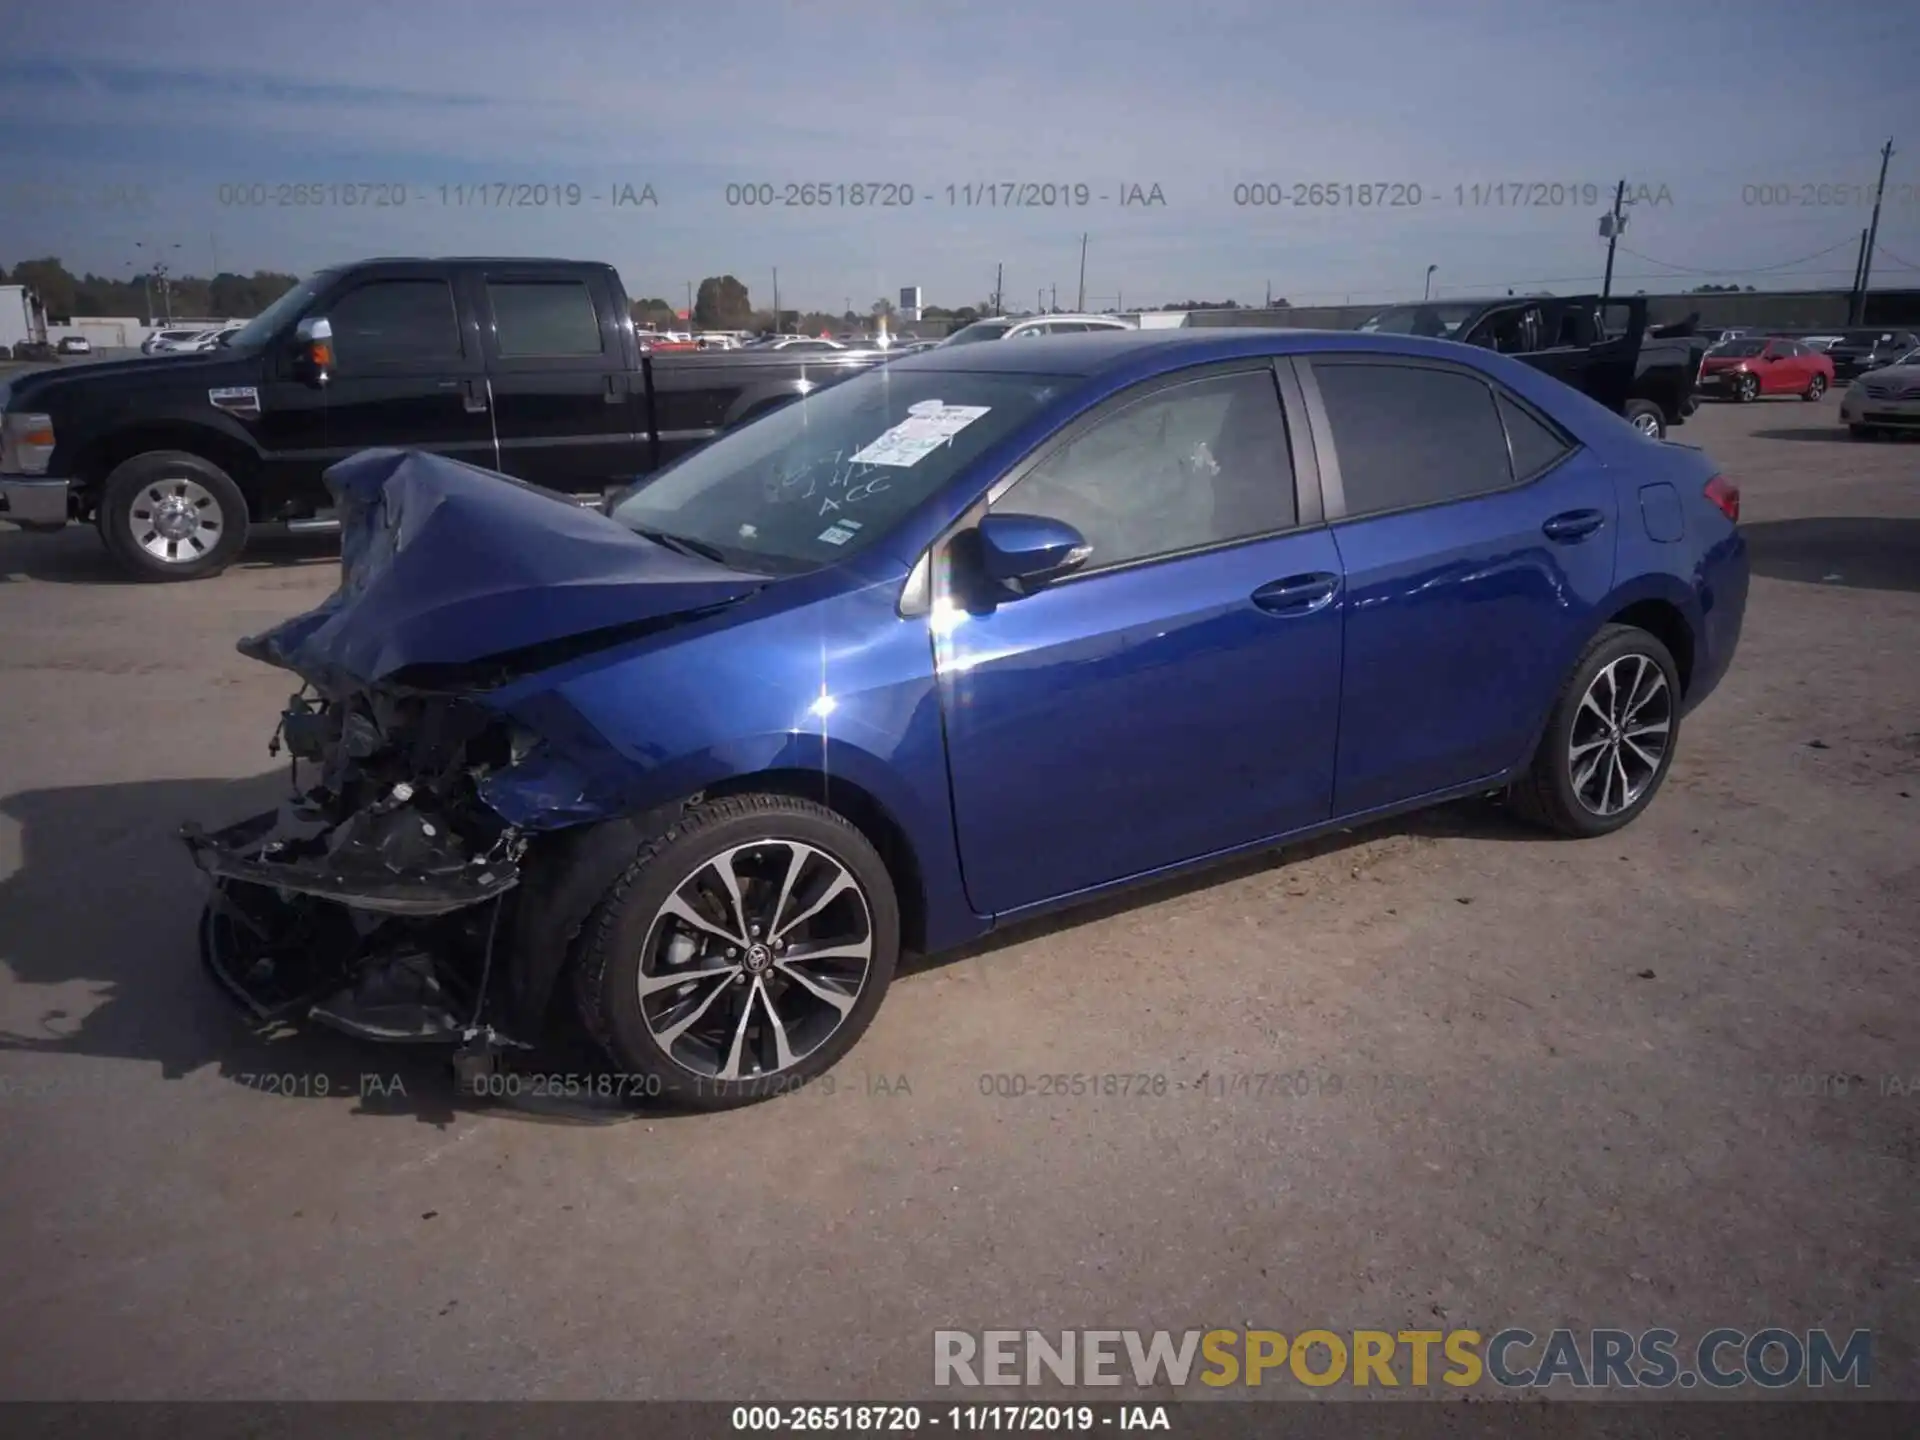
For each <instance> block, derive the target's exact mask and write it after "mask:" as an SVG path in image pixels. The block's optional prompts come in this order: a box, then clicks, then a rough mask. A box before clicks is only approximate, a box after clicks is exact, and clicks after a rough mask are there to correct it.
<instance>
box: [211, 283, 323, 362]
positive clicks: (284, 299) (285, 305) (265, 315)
mask: <svg viewBox="0 0 1920 1440" xmlns="http://www.w3.org/2000/svg"><path fill="white" fill-rule="evenodd" d="M331 273H332V272H331V271H326V270H323V271H321V272H320V273H319V274H318V275H311V276H309V277H308V278H307V279H305V280H302V281H301V282H300V283H299V284H298V285H296V286H294V287H293V288H292V289H291V290H289V291H287V293H286V294H284V295H282V296H281V297H280V298H279V299H278V300H276V301H274V302H273V303H272V304H271V305H269V306H267V308H266V309H264V310H262V311H261V312H260V313H259V314H258V315H256V316H254V317H253V319H251V320H249V321H248V322H247V323H246V324H244V325H242V326H241V327H240V328H239V329H238V330H236V331H234V332H233V335H232V336H231V337H230V338H229V339H228V341H227V348H229V349H232V350H251V349H254V348H255V347H257V346H260V345H264V344H266V343H267V341H268V340H270V339H272V338H273V336H274V334H275V333H276V332H277V331H279V329H280V328H281V326H282V325H283V324H285V322H286V321H288V320H290V319H292V318H293V317H294V316H295V315H298V314H299V313H300V312H301V311H302V310H304V309H305V308H306V307H307V304H308V302H309V301H311V300H312V299H313V297H314V296H315V295H317V294H319V293H320V287H321V286H322V285H323V284H325V283H326V281H327V279H328V277H329V276H330V274H331Z"/></svg>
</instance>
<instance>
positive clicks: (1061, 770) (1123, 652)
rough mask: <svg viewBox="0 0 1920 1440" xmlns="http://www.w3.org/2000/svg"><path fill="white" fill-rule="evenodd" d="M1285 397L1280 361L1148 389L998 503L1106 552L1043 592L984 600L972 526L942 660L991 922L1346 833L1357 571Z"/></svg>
mask: <svg viewBox="0 0 1920 1440" xmlns="http://www.w3.org/2000/svg"><path fill="white" fill-rule="evenodd" d="M1288 378H1289V380H1290V379H1291V372H1289V376H1288ZM1279 383H1280V382H1279V380H1278V379H1277V376H1276V371H1275V369H1274V368H1273V366H1272V365H1271V364H1270V363H1268V362H1266V361H1264V360H1262V361H1257V362H1251V363H1250V362H1245V361H1241V362H1235V363H1234V364H1231V365H1227V366H1214V367H1205V368H1203V369H1201V370H1198V371H1194V372H1188V373H1187V374H1185V375H1183V376H1181V377H1178V378H1176V379H1174V380H1171V381H1169V380H1164V379H1163V380H1160V381H1155V382H1150V383H1149V384H1148V385H1146V386H1144V387H1136V388H1135V389H1134V390H1131V391H1128V392H1124V393H1123V394H1122V395H1120V396H1118V397H1116V398H1115V399H1114V400H1112V401H1109V402H1108V403H1107V404H1106V405H1104V406H1102V407H1101V408H1099V409H1098V410H1096V411H1095V412H1093V413H1092V414H1091V415H1090V416H1088V417H1085V418H1083V419H1082V420H1080V421H1077V422H1075V423H1074V424H1073V425H1072V426H1070V427H1069V428H1068V430H1067V431H1066V432H1065V433H1064V434H1062V435H1061V436H1060V437H1058V438H1057V439H1056V440H1055V441H1054V442H1053V443H1052V444H1051V446H1050V447H1048V448H1047V449H1044V450H1042V451H1041V452H1039V454H1038V455H1037V456H1036V457H1035V458H1034V459H1033V460H1032V461H1030V462H1028V463H1026V464H1025V465H1024V466H1023V467H1022V468H1021V469H1020V470H1017V471H1016V472H1014V474H1013V475H1012V476H1011V477H1009V478H1008V479H1007V480H1005V481H1003V482H1002V483H1001V485H1000V486H999V487H996V493H995V494H993V495H992V497H991V498H990V500H989V501H988V502H987V503H986V505H985V506H984V507H983V508H984V509H990V510H991V511H993V512H996V513H1006V514H1022V515H1044V516H1048V517H1051V518H1054V519H1058V520H1064V521H1066V522H1067V523H1069V524H1071V525H1073V526H1074V527H1075V528H1076V529H1078V530H1079V531H1080V533H1081V534H1082V536H1083V537H1084V538H1085V539H1086V540H1087V541H1089V542H1090V543H1091V544H1092V546H1093V554H1092V556H1091V558H1090V559H1089V560H1088V561H1087V563H1086V565H1085V566H1084V568H1082V569H1080V570H1078V571H1076V572H1074V573H1072V574H1070V575H1068V576H1066V577H1065V578H1064V579H1060V580H1056V581H1055V582H1054V583H1053V584H1051V585H1049V586H1047V587H1046V588H1044V589H1041V590H1040V591H1038V592H1037V593H1034V594H1029V595H1020V596H1014V595H1008V594H999V595H997V596H994V597H991V598H984V599H983V598H981V592H980V590H979V588H978V587H977V586H976V585H971V584H969V583H968V576H967V575H966V573H965V567H966V560H965V558H964V557H965V555H966V546H965V545H964V543H961V542H964V540H965V538H966V536H967V535H968V534H969V533H970V531H968V530H963V531H962V532H961V533H960V535H958V536H956V537H955V539H954V541H953V542H950V543H949V544H948V545H947V546H946V547H945V548H944V549H943V550H942V552H941V554H940V556H939V560H938V564H937V565H936V574H938V575H940V576H941V577H942V587H941V592H940V595H939V596H938V598H937V599H936V603H935V607H934V611H933V617H932V618H933V622H934V623H933V626H932V630H933V645H934V662H935V667H936V673H937V677H938V686H939V695H940V706H941V712H942V716H943V718H944V721H945V728H946V736H947V758H948V767H949V776H950V780H951V784H952V790H953V807H954V816H955V824H956V831H957V835H958V839H959V844H960V854H961V865H962V871H963V875H964V879H965V883H966V889H967V894H968V898H969V899H970V900H971V901H972V903H973V905H974V907H975V908H976V909H977V910H979V911H981V912H983V913H988V914H995V915H1004V914H1006V913H1008V912H1011V911H1017V910H1020V909H1023V908H1025V907H1028V906H1034V905H1039V904H1043V903H1045V902H1048V901H1051V900H1054V899H1058V898H1060V897H1062V896H1065V895H1069V894H1071V893H1073V892H1076V891H1080V890H1086V889H1089V888H1092V887H1096V886H1099V885H1103V884H1107V883H1110V882H1113V881H1118V880H1123V879H1127V878H1129V877H1132V876H1136V875H1140V874H1144V873H1147V872H1150V871H1153V870H1156V869H1160V868H1162V867H1165V866H1170V865H1175V864H1178V863H1180V862H1182V861H1187V860H1193V859H1197V858H1199V857H1201V856H1204V855H1208V854H1211V853H1213V852H1216V851H1220V850H1224V849H1228V848H1231V847H1234V846H1239V845H1244V844H1248V843H1251V842H1255V841H1258V840H1261V839H1263V838H1265V837H1267V836H1271V835H1275V834H1278V833H1280V832H1282V831H1287V830H1293V829H1298V828H1301V827H1304V826H1307V825H1311V824H1314V823H1317V822H1319V821H1323V820H1325V819H1326V818H1327V817H1328V815H1329V813H1330V811H1331V808H1332V801H1333V765H1334V740H1335V732H1336V722H1337V719H1338V701H1339V689H1340V645H1341V632H1340V626H1341V615H1342V606H1341V603H1340V599H1341V578H1340V560H1339V553H1338V551H1337V550H1336V549H1335V547H1334V543H1333V540H1332V537H1331V536H1330V535H1329V534H1328V532H1327V530H1326V528H1325V527H1324V526H1323V525H1321V524H1320V523H1319V513H1320V512H1319V498H1318V478H1317V471H1315V470H1314V469H1313V468H1312V466H1313V460H1312V452H1311V449H1310V448H1308V449H1306V450H1305V451H1304V453H1303V450H1302V448H1301V447H1302V446H1304V445H1305V440H1304V436H1305V427H1304V422H1301V421H1299V420H1297V419H1296V421H1295V425H1294V428H1293V431H1292V432H1291V433H1292V434H1297V435H1299V436H1300V437H1301V443H1300V445H1295V444H1294V443H1293V442H1292V439H1291V436H1290V431H1289V427H1288V422H1287V417H1286V415H1285V413H1284V412H1283V408H1282V404H1281V400H1280V393H1279V389H1278V385H1279ZM1297 475H1298V476H1301V477H1302V479H1303V482H1304V483H1303V485H1302V487H1301V488H1300V489H1298V490H1297V489H1296V476H1297ZM979 513H980V512H978V511H977V512H976V513H975V517H974V518H975V519H977V518H978V514H979ZM1303 517H1304V523H1303Z"/></svg>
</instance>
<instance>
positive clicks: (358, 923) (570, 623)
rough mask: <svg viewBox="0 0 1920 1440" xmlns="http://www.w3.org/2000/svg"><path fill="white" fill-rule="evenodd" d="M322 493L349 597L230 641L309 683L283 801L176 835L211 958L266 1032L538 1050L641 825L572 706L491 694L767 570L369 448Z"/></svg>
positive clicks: (341, 467)
mask: <svg viewBox="0 0 1920 1440" xmlns="http://www.w3.org/2000/svg"><path fill="white" fill-rule="evenodd" d="M326 481H327V487H328V489H329V490H330V491H331V493H332V495H333V497H334V501H335V507H336V509H337V511H338V513H339V515H340V525H341V563H340V584H339V588H338V589H336V590H335V591H334V592H333V594H331V595H330V596H328V597H327V599H326V600H324V601H323V602H322V603H321V604H320V605H318V606H316V607H315V608H314V609H312V610H310V611H307V612H305V613H304V614H301V615H296V616H293V617H292V618H290V619H288V620H285V621H283V622H281V623H280V624H278V625H275V626H273V627H272V628H270V629H268V630H266V631H264V632H263V633H261V634H259V635H255V636H251V637H249V638H247V639H244V640H242V641H240V643H239V647H238V648H239V650H240V652H241V653H242V654H243V655H246V656H248V657H250V658H252V659H256V660H259V661H261V662H263V663H265V664H269V665H273V666H277V667H278V668H280V669H282V670H285V671H288V672H290V673H292V674H294V675H297V676H298V677H299V678H300V679H301V680H302V681H304V682H305V684H304V686H303V688H302V689H301V691H300V692H299V693H298V694H296V695H295V696H294V697H293V699H292V701H291V702H290V703H289V704H288V706H287V708H286V710H285V712H284V713H283V714H282V716H281V718H280V724H279V727H278V729H277V730H276V732H275V735H274V741H273V744H272V745H271V746H270V747H269V748H270V749H272V750H273V751H274V752H275V753H279V751H280V749H281V747H284V749H285V751H286V753H287V754H288V755H289V756H290V757H291V760H292V765H293V772H294V784H293V785H292V786H291V791H292V793H291V794H290V795H289V797H288V798H287V800H286V801H285V802H284V803H282V804H281V805H280V807H279V808H278V809H276V810H273V811H269V812H267V813H266V814H262V815H256V816H254V817H252V818H251V819H248V820H243V821H241V822H240V823H238V824H235V825H229V826H227V827H226V828H224V829H221V830H216V831H211V832H209V831H205V830H202V829H200V828H199V827H198V826H194V825H188V826H186V827H184V828H183V830H182V832H181V833H182V838H183V839H184V840H185V841H186V844H187V847H188V849H189V850H190V851H191V852H192V855H193V858H194V861H195V863H196V864H198V865H199V867H200V868H201V869H202V870H203V871H205V872H206V873H207V874H208V875H209V876H210V877H212V880H213V885H214V894H213V898H212V900H211V902H210V903H209V905H208V908H207V912H206V915H205V917H204V919H203V922H202V937H201V938H202V947H203V950H204V953H205V955H206V959H207V963H208V964H209V965H210V966H211V967H212V969H213V971H214V973H215V974H216V975H217V976H218V977H219V978H220V980H221V982H222V983H223V984H225V985H226V986H227V988H229V989H230V990H232V991H233V992H234V993H235V994H236V995H238V996H239V997H241V998H242V999H243V1000H244V1001H245V1002H246V1004H247V1005H248V1006H249V1007H250V1008H251V1009H252V1010H253V1012H254V1013H255V1014H256V1015H257V1016H259V1017H261V1018H262V1019H268V1018H274V1019H279V1018H286V1019H295V1018H300V1017H303V1016H311V1017H312V1018H314V1019H317V1020H321V1021H324V1022H326V1023H328V1024H330V1025H333V1026H335V1027H337V1028H339V1029H342V1030H346V1031H348V1032H349V1033H352V1034H354V1035H358V1036H361V1037H363V1038H366V1039H378V1040H401V1041H407V1040H415V1041H433V1040H455V1041H463V1042H465V1043H466V1044H467V1045H468V1046H469V1048H471V1047H472V1046H474V1045H476V1044H479V1045H482V1046H493V1045H495V1044H496V1043H498V1042H499V1041H500V1040H501V1038H502V1030H500V1029H497V1028H496V1027H495V1025H494V1023H493V1021H492V1020H490V1019H489V1016H490V1015H491V1014H494V1013H496V1012H497V1013H498V1014H499V1015H500V1016H502V1017H503V1018H502V1020H501V1026H502V1027H505V1028H506V1029H511V1030H512V1031H513V1032H514V1035H513V1036H512V1037H510V1038H513V1039H515V1040H516V1041H517V1043H521V1044H527V1043H531V1041H532V1039H533V1038H534V1037H533V1036H532V1035H531V1033H530V1032H531V1031H533V1030H534V1029H535V1028H536V1027H537V1025H538V1022H539V1020H540V1018H541V1016H542V1015H543V1013H544V1009H545V1001H546V998H547V996H548V994H549V993H550V991H551V989H552V986H553V983H554V981H555V978H556V977H557V975H558V974H559V972H560V970H561V968H562V966H563V964H564V959H565V954H566V950H567V946H568V945H569V944H570V943H571V940H572V937H573V935H574V934H575V933H577V931H578V929H579V927H580V925H581V923H582V922H583V921H584V919H585V917H586V915H587V913H588V911H589V909H590V907H591V905H592V904H593V903H594V902H595V901H596V900H597V899H598V897H599V895H600V893H601V892H602V891H603V890H604V889H605V887H606V886H607V885H609V884H611V883H612V881H613V879H614V877H615V876H617V875H618V873H619V872H620V869H621V868H622V867H623V866H624V865H625V864H626V863H627V862H628V861H629V860H630V859H631V858H632V856H633V854H634V851H635V847H636V846H637V844H638V843H639V842H640V838H641V837H642V836H643V835H644V834H645V833H646V832H647V828H648V827H649V826H652V825H654V824H655V823H657V822H656V818H655V817H653V815H652V812H648V811H644V810H643V809H642V807H641V806H640V805H639V804H638V803H637V802H636V799H635V797H634V796H633V795H632V794H631V793H630V790H629V782H630V780H631V767H630V766H629V765H628V763H627V761H626V760H625V758H624V757H623V756H621V755H620V754H619V753H618V752H617V751H616V750H615V749H614V747H612V746H611V745H610V744H608V742H607V741H606V740H605V739H604V738H603V737H602V736H600V735H599V733H598V732H597V731H596V730H595V729H594V727H592V726H591V725H588V724H585V723H584V722H583V721H582V720H581V718H580V717H579V716H578V714H577V713H575V712H574V711H573V710H572V709H571V707H570V706H569V705H568V704H567V702H566V701H565V700H564V699H562V698H559V697H555V696H551V695H548V696H545V697H544V699H543V700H538V701H529V700H527V699H526V696H525V694H524V693H523V695H522V699H521V702H520V703H519V706H518V708H516V709H515V710H514V711H513V712H512V713H509V712H508V710H506V709H503V708H502V704H501V703H500V701H499V697H500V695H501V693H502V688H503V687H509V688H510V687H512V686H513V685H515V684H516V682H518V681H522V680H526V679H528V678H529V677H533V676H537V675H540V674H542V673H545V672H547V671H549V670H552V669H554V668H555V667H562V666H564V665H566V664H567V663H568V662H569V661H573V660H577V659H580V658H581V657H583V656H588V655H592V654H595V653H597V652H600V651H605V650H609V649H613V648H615V647H618V646H620V645H623V644H626V643H628V642H631V641H635V640H641V639H644V638H646V637H650V636H653V635H656V634H659V633H662V632H665V631H669V630H672V629H674V628H676V627H678V626H681V625H685V624H688V623H691V622H693V621H696V620H698V619H701V618H703V617H706V616H709V615H713V614H715V613H717V612H719V611H721V610H724V609H726V608H727V607H728V606H730V605H732V604H734V603H735V602H737V601H739V600H740V599H742V598H744V597H746V596H748V595H751V594H753V593H754V592H755V591H757V590H759V589H760V588H761V587H762V586H764V585H765V584H766V583H767V581H766V577H764V576H757V575H749V574H743V573H739V572H736V571H732V570H729V569H727V568H726V567H725V566H723V565H720V564H717V563H715V562H712V561H708V560H704V559H701V558H698V557H693V556H687V555H683V554H680V553H678V552H676V551H674V550H672V549H669V548H666V547H663V546H660V545H657V544H655V543H653V542H651V541H648V540H646V539H643V538H642V537H641V536H639V535H636V534H635V533H633V532H632V531H630V530H627V529H626V528H625V527H623V526H621V525H618V524H615V523H614V522H613V521H612V520H611V519H609V518H608V517H607V516H605V515H602V514H599V513H598V512H594V511H588V510H583V509H581V508H580V507H579V506H577V505H575V504H573V503H571V502H570V501H567V500H564V499H560V498H556V497H555V496H553V495H550V494H547V493H545V492H543V491H539V490H536V489H535V488H534V487H532V486H528V485H524V484H522V483H520V482H518V481H515V480H512V479H509V478H508V477H506V476H502V475H496V474H492V473H490V472H487V471H483V470H477V469H475V468H473V467H472V466H468V465H462V464H460V463H458V462H457V461H452V460H448V459H445V458H443V457H440V456H436V455H429V454H424V453H420V452H413V451H399V450H369V451H363V452H361V453H360V454H358V455H355V456H352V457H350V458H349V459H346V460H343V461H341V462H340V463H339V464H337V465H335V466H333V467H332V468H331V469H329V470H328V471H327V474H326ZM523 691H524V687H523ZM498 1001H504V1002H506V1003H505V1004H500V1005H496V1004H494V1003H493V1002H498ZM521 1036H525V1037H526V1038H524V1039H523V1038H520V1037H521ZM463 1053H466V1052H463Z"/></svg>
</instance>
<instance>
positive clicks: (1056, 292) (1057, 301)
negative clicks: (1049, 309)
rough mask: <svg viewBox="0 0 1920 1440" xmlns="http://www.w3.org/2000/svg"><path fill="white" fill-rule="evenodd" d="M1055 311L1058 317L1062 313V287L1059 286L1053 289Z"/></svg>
mask: <svg viewBox="0 0 1920 1440" xmlns="http://www.w3.org/2000/svg"><path fill="white" fill-rule="evenodd" d="M1053 310H1054V313H1055V314H1056V315H1057V314H1058V313H1059V312H1060V287H1059V286H1058V285H1055V286H1054V287H1053Z"/></svg>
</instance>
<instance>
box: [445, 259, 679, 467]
mask: <svg viewBox="0 0 1920 1440" xmlns="http://www.w3.org/2000/svg"><path fill="white" fill-rule="evenodd" d="M467 282H468V284H469V285H470V286H471V287H472V289H473V303H474V308H475V310H476V312H477V313H478V314H479V316H480V331H481V336H482V343H483V345H484V347H485V353H486V361H487V380H488V384H489V385H490V387H491V389H492V404H493V424H494V432H495V434H496V435H497V436H498V437H499V445H500V468H501V470H503V471H504V472H505V473H507V474H509V475H512V476H514V477H515V478H517V479H520V480H526V481H530V482H531V483H533V484H535V485H542V486H545V487H546V488H547V489H550V490H557V491H559V492H561V493H562V494H568V495H588V494H591V495H594V496H598V495H599V494H601V493H602V491H603V490H604V489H605V488H606V486H607V485H608V484H609V483H611V482H613V481H615V480H618V479H621V478H624V477H627V476H632V475H637V474H639V473H641V471H643V470H644V469H645V468H646V465H645V461H644V459H643V457H644V455H645V453H646V437H645V435H644V434H643V433H641V432H642V431H643V429H644V426H643V425H642V424H641V423H640V421H639V413H638V412H639V410H640V408H641V406H642V405H643V404H644V401H645V397H644V396H636V395H635V394H634V393H633V388H632V385H631V383H630V382H631V379H632V372H630V371H629V370H628V369H627V365H626V360H625V355H624V350H623V348H622V346H621V337H620V327H619V319H618V315H617V310H616V307H615V304H614V300H613V296H612V295H611V294H609V293H608V286H607V280H606V277H604V276H602V275H599V274H597V273H592V272H589V273H580V274H564V273H563V274H556V273H555V272H553V271H551V270H544V271H543V270H526V271H516V270H514V269H512V268H511V267H501V268H497V269H487V270H482V271H476V272H473V273H470V274H469V275H468V277H467Z"/></svg>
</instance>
